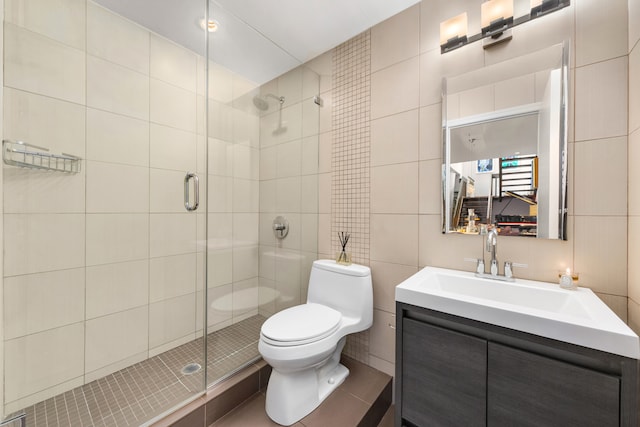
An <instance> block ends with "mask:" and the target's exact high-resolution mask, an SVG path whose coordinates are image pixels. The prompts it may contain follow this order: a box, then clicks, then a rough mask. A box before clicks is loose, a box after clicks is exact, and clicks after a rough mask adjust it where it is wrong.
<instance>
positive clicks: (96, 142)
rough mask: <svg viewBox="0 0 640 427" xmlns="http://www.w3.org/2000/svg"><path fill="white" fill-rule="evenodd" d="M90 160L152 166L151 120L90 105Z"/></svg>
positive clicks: (88, 117) (88, 156) (88, 113)
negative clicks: (139, 118)
mask: <svg viewBox="0 0 640 427" xmlns="http://www.w3.org/2000/svg"><path fill="white" fill-rule="evenodd" d="M87 159H88V160H97V161H101V162H109V163H121V164H127V165H134V166H149V122H146V121H143V120H138V119H134V118H130V117H127V116H123V115H120V114H113V113H109V112H107V111H102V110H96V109H93V108H87Z"/></svg>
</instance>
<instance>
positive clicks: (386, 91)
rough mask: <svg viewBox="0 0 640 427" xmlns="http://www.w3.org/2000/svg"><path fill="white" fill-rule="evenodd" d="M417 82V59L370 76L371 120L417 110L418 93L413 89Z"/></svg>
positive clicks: (418, 76)
mask: <svg viewBox="0 0 640 427" xmlns="http://www.w3.org/2000/svg"><path fill="white" fill-rule="evenodd" d="M419 80H420V65H419V61H418V58H417V57H416V58H411V59H408V60H406V61H402V62H400V63H398V64H395V65H393V66H391V67H388V68H385V69H384V70H380V71H378V72H375V73H373V74H371V118H372V119H378V118H380V117H385V116H389V115H391V114H396V113H401V112H403V111H407V110H413V109H415V108H417V107H418V105H419V93H418V92H417V91H416V90H415V89H416V88H417V87H418V84H419Z"/></svg>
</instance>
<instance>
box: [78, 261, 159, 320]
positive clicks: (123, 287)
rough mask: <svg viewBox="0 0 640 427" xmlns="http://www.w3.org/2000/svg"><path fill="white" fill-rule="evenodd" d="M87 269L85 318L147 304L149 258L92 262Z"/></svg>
mask: <svg viewBox="0 0 640 427" xmlns="http://www.w3.org/2000/svg"><path fill="white" fill-rule="evenodd" d="M86 270H87V272H86V278H87V279H86V280H87V284H86V301H87V307H86V317H87V319H94V318H96V317H101V316H105V315H108V314H114V313H117V312H120V311H125V310H130V309H132V308H135V307H140V306H144V305H147V304H148V303H149V271H150V270H149V260H146V259H143V260H140V261H131V262H121V263H116V264H105V265H95V266H91V267H87V269H86ZM123 296H126V298H123Z"/></svg>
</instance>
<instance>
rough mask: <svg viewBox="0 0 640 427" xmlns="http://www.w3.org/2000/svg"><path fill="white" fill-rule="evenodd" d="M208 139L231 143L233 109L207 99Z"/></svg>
mask: <svg viewBox="0 0 640 427" xmlns="http://www.w3.org/2000/svg"><path fill="white" fill-rule="evenodd" d="M207 120H208V121H207V122H208V130H209V137H211V138H216V139H220V140H222V141H226V142H233V108H232V107H231V106H229V105H226V104H223V103H222V102H218V101H216V100H214V99H212V98H209V117H208V119H207Z"/></svg>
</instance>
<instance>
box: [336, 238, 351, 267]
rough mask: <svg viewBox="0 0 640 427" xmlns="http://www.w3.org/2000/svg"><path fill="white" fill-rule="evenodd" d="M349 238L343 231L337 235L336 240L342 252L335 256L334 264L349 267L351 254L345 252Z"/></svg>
mask: <svg viewBox="0 0 640 427" xmlns="http://www.w3.org/2000/svg"><path fill="white" fill-rule="evenodd" d="M349 237H351V236H350V235H349V234H345V232H344V231H341V232H340V233H338V239H339V240H340V245H341V246H342V250H341V251H340V252H338V254H337V255H336V262H337V263H338V264H342V265H351V254H350V253H349V252H347V251H346V247H347V243H348V242H349Z"/></svg>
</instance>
